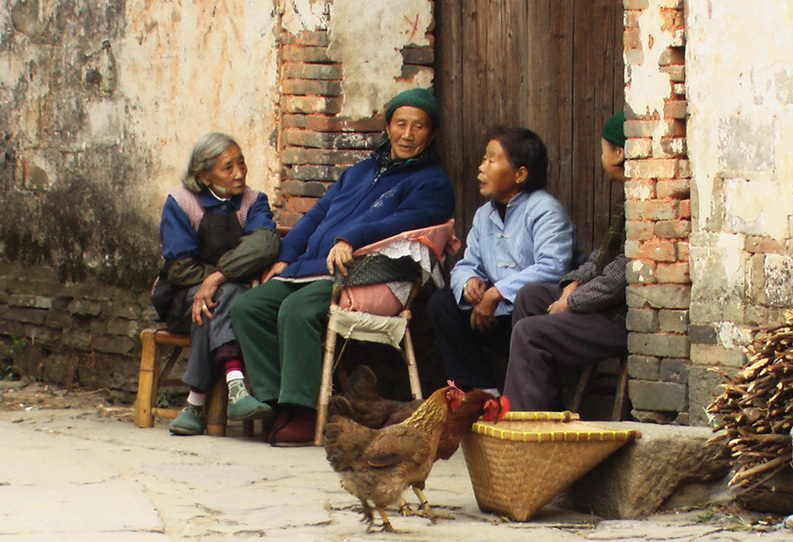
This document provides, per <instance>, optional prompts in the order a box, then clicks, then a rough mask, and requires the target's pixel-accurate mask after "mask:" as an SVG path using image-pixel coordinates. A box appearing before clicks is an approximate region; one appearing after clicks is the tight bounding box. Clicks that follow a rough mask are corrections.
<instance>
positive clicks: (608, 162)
mask: <svg viewBox="0 0 793 542" xmlns="http://www.w3.org/2000/svg"><path fill="white" fill-rule="evenodd" d="M624 162H625V149H623V148H622V147H617V146H616V145H612V144H611V143H609V142H608V141H606V140H605V139H604V138H600V163H601V164H603V169H604V170H606V174H607V175H608V176H609V177H611V178H612V179H613V180H615V181H624V180H625V167H624V166H623V164H624Z"/></svg>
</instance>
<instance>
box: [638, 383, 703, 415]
mask: <svg viewBox="0 0 793 542" xmlns="http://www.w3.org/2000/svg"><path fill="white" fill-rule="evenodd" d="M628 396H629V397H630V399H631V405H633V408H635V409H637V410H657V411H662V412H664V411H666V412H682V411H684V410H687V409H688V393H687V387H686V385H685V384H675V383H673V382H650V381H647V380H631V381H630V382H628Z"/></svg>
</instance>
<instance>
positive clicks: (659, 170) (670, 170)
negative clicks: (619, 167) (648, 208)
mask: <svg viewBox="0 0 793 542" xmlns="http://www.w3.org/2000/svg"><path fill="white" fill-rule="evenodd" d="M626 122H627V121H626ZM677 165H678V161H677V159H675V158H657V159H648V160H629V161H628V162H627V163H626V164H625V175H626V176H628V177H629V178H631V179H671V178H674V177H677Z"/></svg>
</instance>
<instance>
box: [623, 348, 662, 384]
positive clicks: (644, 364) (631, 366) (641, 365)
mask: <svg viewBox="0 0 793 542" xmlns="http://www.w3.org/2000/svg"><path fill="white" fill-rule="evenodd" d="M628 376H629V377H630V378H634V379H640V380H658V378H659V377H660V376H661V360H660V359H659V358H656V357H653V356H634V355H632V354H631V355H630V356H628Z"/></svg>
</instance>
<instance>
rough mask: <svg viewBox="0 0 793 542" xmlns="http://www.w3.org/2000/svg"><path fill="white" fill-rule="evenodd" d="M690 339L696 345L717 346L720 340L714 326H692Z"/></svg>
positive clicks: (689, 331) (689, 329) (689, 327)
mask: <svg viewBox="0 0 793 542" xmlns="http://www.w3.org/2000/svg"><path fill="white" fill-rule="evenodd" d="M688 338H689V339H691V342H692V343H695V344H717V343H718V339H719V337H718V331H717V330H716V326H715V325H713V324H691V325H690V326H688Z"/></svg>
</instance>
